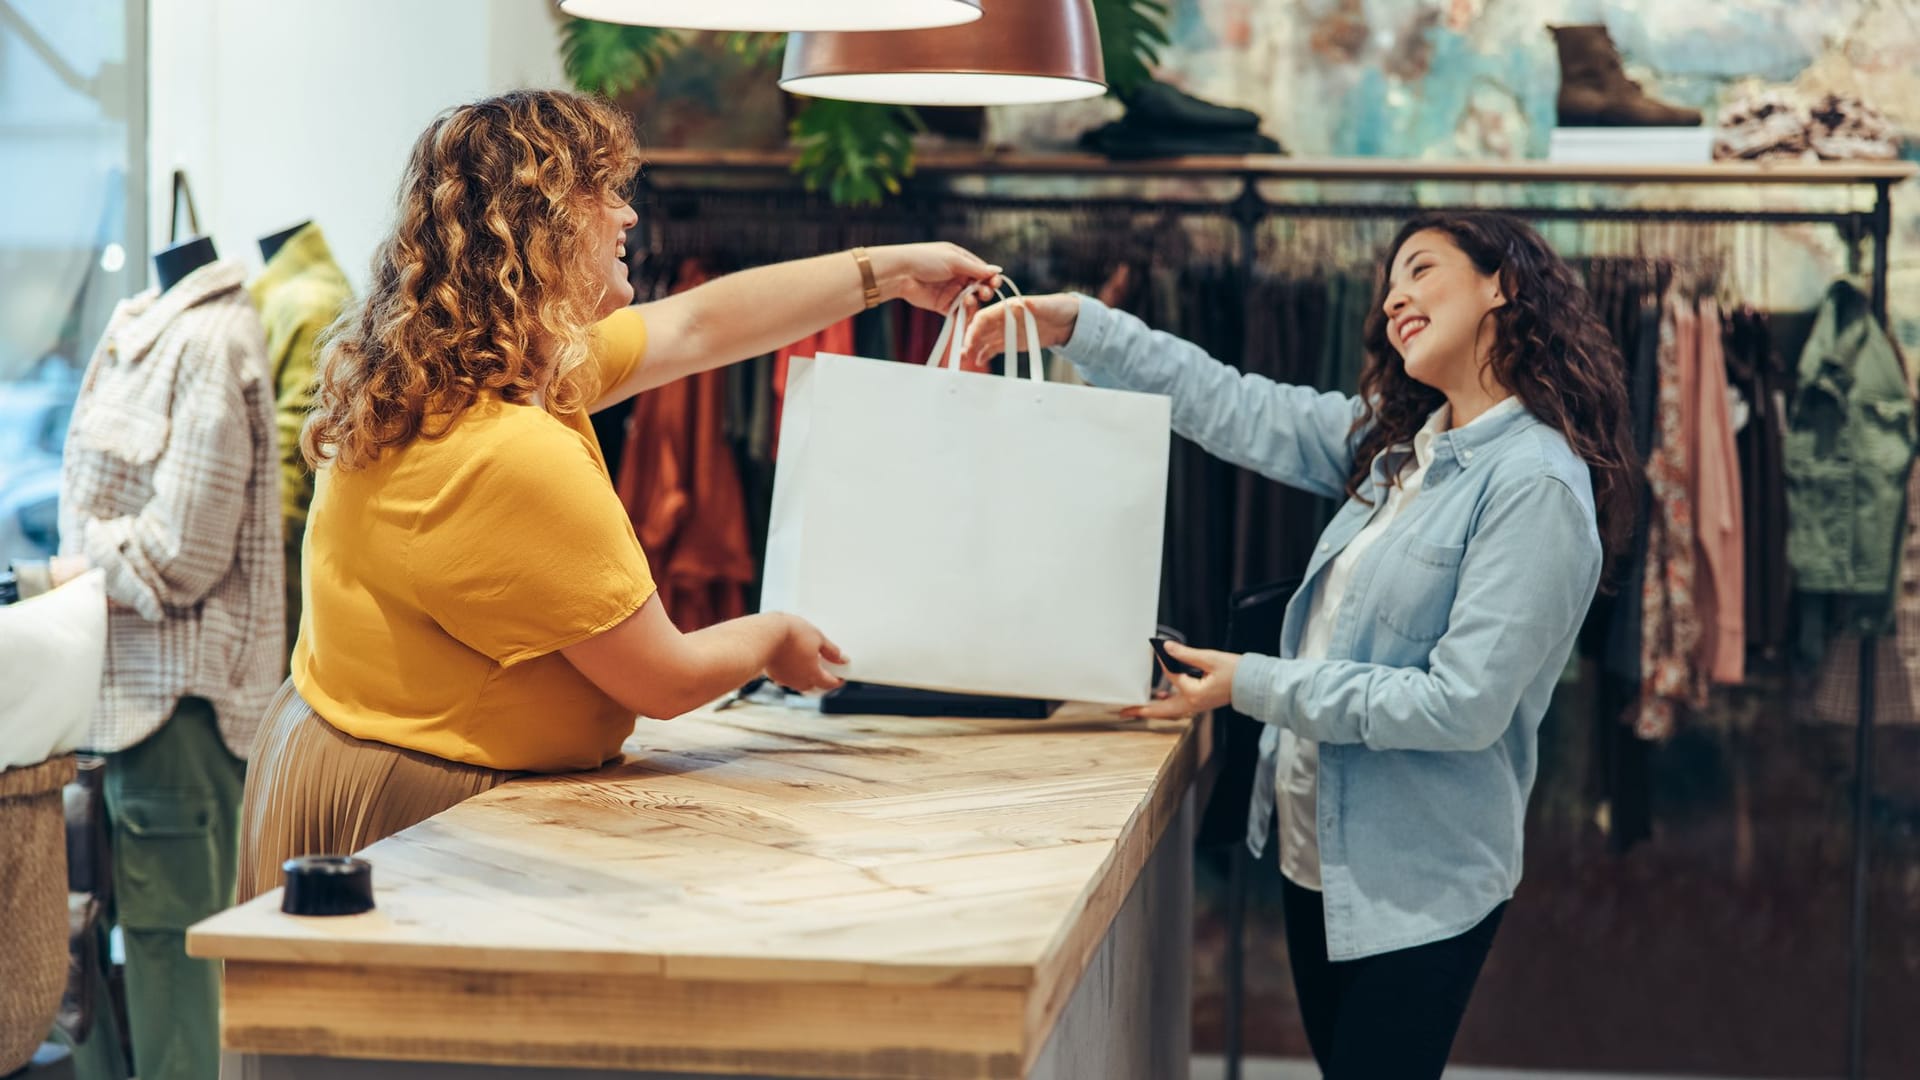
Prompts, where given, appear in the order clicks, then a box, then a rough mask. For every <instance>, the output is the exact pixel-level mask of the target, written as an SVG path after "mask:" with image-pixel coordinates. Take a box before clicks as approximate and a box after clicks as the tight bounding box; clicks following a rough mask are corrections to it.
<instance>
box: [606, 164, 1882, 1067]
mask: <svg viewBox="0 0 1920 1080" xmlns="http://www.w3.org/2000/svg"><path fill="white" fill-rule="evenodd" d="M794 160H795V155H794V154H792V153H791V152H787V151H704V150H654V151H651V152H649V154H648V155H647V165H646V168H645V169H644V170H643V173H642V175H641V178H640V180H639V188H640V191H639V197H638V198H636V199H635V204H636V205H635V209H636V211H637V212H638V213H639V215H640V223H639V225H638V228H639V230H640V235H641V236H643V237H645V238H646V239H647V241H648V247H649V248H650V249H653V248H654V247H655V244H654V242H655V241H656V240H657V238H658V236H659V235H660V232H661V231H662V230H664V229H667V228H670V227H671V222H673V221H675V220H684V219H686V218H688V217H690V216H699V215H700V213H701V211H702V209H703V204H710V205H715V206H724V207H725V210H724V212H725V213H727V214H728V215H729V216H732V215H733V214H735V213H738V214H739V215H741V216H744V217H750V216H753V212H754V210H755V209H756V208H761V207H764V206H765V203H766V200H767V199H768V198H769V197H770V196H772V197H778V198H780V199H782V200H783V202H784V201H789V200H790V202H789V203H788V205H783V207H782V211H783V213H782V215H781V216H782V217H783V218H784V219H785V220H790V221H795V222H810V223H818V222H823V221H824V222H830V223H834V224H838V225H841V226H844V227H856V228H857V227H884V226H894V227H905V228H920V229H923V230H924V231H923V232H921V233H920V235H922V236H926V235H931V234H932V232H933V228H934V227H935V226H937V225H938V224H941V223H943V222H952V221H953V220H955V219H956V218H958V217H963V216H964V215H966V214H968V213H971V212H975V211H980V210H1000V211H1031V212H1035V213H1047V212H1056V213H1058V212H1073V211H1085V210H1088V209H1104V210H1110V211H1124V212H1134V213H1149V212H1159V213H1162V214H1175V215H1180V216H1185V217H1198V218H1224V219H1227V220H1229V221H1231V222H1232V223H1233V224H1234V226H1235V227H1236V230H1237V233H1238V241H1239V242H1238V254H1239V269H1240V270H1241V272H1242V274H1243V275H1245V276H1243V280H1246V279H1247V277H1250V275H1251V272H1252V269H1253V263H1254V260H1256V259H1257V258H1258V251H1259V245H1258V235H1259V228H1260V226H1261V224H1262V223H1264V222H1266V221H1269V220H1273V219H1294V218H1304V219H1376V220H1377V219H1383V218H1406V217H1412V216H1413V215H1415V214H1418V213H1422V212H1428V211H1433V210H1445V209H1456V210H1457V209H1467V208H1472V209H1478V210H1501V211H1506V212H1509V213H1513V214H1515V215H1516V216H1520V217H1524V218H1528V219H1530V220H1535V221H1603V222H1630V223H1676V224H1696V223H1697V224H1715V223H1729V224H1744V223H1757V224H1769V225H1790V224H1818V225H1831V226H1833V227H1834V228H1835V229H1837V230H1838V231H1839V233H1840V235H1841V236H1842V238H1843V239H1845V240H1846V241H1847V243H1848V251H1849V256H1850V258H1851V260H1852V265H1851V270H1852V271H1853V272H1855V273H1858V272H1859V271H1860V269H1861V264H1862V262H1863V259H1862V255H1863V252H1862V248H1863V247H1866V248H1869V249H1870V252H1871V258H1872V267H1871V270H1870V272H1869V273H1868V279H1869V286H1868V290H1867V291H1868V296H1869V297H1870V299H1871V303H1872V308H1873V312H1874V314H1875V315H1876V316H1877V317H1878V318H1879V319H1880V321H1881V323H1882V325H1885V324H1886V323H1887V291H1888V247H1889V241H1890V239H1891V236H1892V233H1893V196H1892V191H1893V187H1894V185H1896V184H1898V183H1901V182H1902V181H1905V180H1907V179H1909V178H1911V177H1913V176H1914V175H1916V174H1917V173H1920V167H1917V166H1915V165H1913V164H1911V163H1907V162H1888V163H1884V164H1883V163H1846V164H1818V165H1801V164H1793V165H1768V164H1753V163H1726V164H1712V165H1686V166H1638V165H1629V166H1594V165H1563V164H1558V163H1553V162H1542V161H1524V162H1415V161H1395V160H1385V159H1322V160H1315V159H1305V158H1286V157H1272V156H1248V157H1190V158H1170V159H1163V160H1156V161H1145V162H1113V161H1108V160H1107V159H1105V158H1101V157H1097V156H1094V155H1088V154H1021V153H936V154H926V155H922V156H921V157H920V158H919V159H918V161H917V162H916V165H915V175H914V176H913V177H912V178H910V179H909V181H908V182H907V183H906V184H905V185H903V191H902V193H901V195H900V196H899V197H898V198H897V199H895V200H894V201H893V202H890V203H888V204H886V205H885V206H882V207H878V208H871V209H847V208H839V207H834V206H832V205H831V204H829V203H828V202H827V201H826V200H825V199H822V198H819V197H816V196H810V195H806V194H804V193H801V192H800V191H799V188H798V184H797V182H796V180H795V179H794V177H793V175H792V165H793V162H794ZM1015 178H1021V179H1027V180H1031V179H1034V178H1042V179H1052V180H1055V181H1067V182H1072V183H1080V184H1087V185H1089V186H1090V187H1092V188H1093V190H1090V191H1088V192H1087V193H1086V194H1084V195H1077V196H1070V197H1062V196H1058V195H1053V194H1046V195H1025V194H1019V193H1015V192H1007V191H995V190H984V191H977V190H971V188H973V187H976V186H980V182H982V181H986V182H989V183H988V184H987V186H988V187H992V186H994V183H993V182H999V181H1010V180H1013V179H1015ZM1153 180H1160V181H1186V182H1190V183H1188V184H1187V185H1186V186H1187V187H1191V186H1193V185H1195V184H1198V185H1202V186H1205V185H1208V184H1211V185H1213V186H1214V187H1216V188H1218V187H1220V186H1222V185H1223V184H1225V185H1231V186H1232V187H1234V188H1235V190H1234V193H1233V194H1232V195H1230V196H1223V197H1219V198H1196V197H1194V196H1192V195H1191V194H1189V193H1188V192H1187V191H1185V190H1183V191H1182V192H1181V193H1180V194H1179V195H1177V196H1173V197H1166V198H1156V197H1154V196H1153V195H1152V194H1150V193H1147V192H1144V191H1142V190H1140V189H1141V188H1142V186H1143V183H1144V182H1146V181H1153ZM1116 181H1120V182H1124V186H1126V187H1129V188H1132V189H1133V190H1132V191H1121V192H1118V193H1116V192H1114V191H1113V190H1111V189H1112V188H1113V187H1114V186H1115V182H1116ZM956 182H959V183H961V184H964V185H966V186H967V188H968V190H955V184H956ZM1302 182H1315V183H1323V184H1335V185H1340V186H1341V187H1342V188H1345V187H1346V186H1348V185H1353V184H1359V183H1381V184H1387V185H1407V184H1435V183H1437V184H1445V185H1462V184H1466V185H1472V184H1503V185H1515V184H1518V185H1526V186H1529V187H1532V188H1536V189H1537V188H1539V187H1540V186H1542V185H1546V186H1566V185H1580V184H1596V185H1603V186H1612V187H1625V186H1643V185H1659V186H1665V185H1673V186H1677V187H1686V188H1715V187H1717V188H1722V189H1725V188H1737V187H1750V186H1755V185H1764V186H1769V187H1773V186H1795V187H1804V188H1825V189H1835V188H1839V189H1845V190H1847V191H1848V192H1849V193H1850V194H1853V193H1858V192H1861V191H1862V190H1864V189H1870V190H1871V193H1872V201H1871V203H1870V204H1868V205H1860V200H1859V198H1858V197H1857V195H1856V196H1855V197H1854V198H1853V199H1852V201H1853V202H1854V204H1855V205H1854V206H1852V207H1851V208H1849V209H1842V210H1832V209H1813V208H1802V207H1788V208H1779V207H1766V208H1752V209H1741V208H1726V207H1703V206H1671V207H1665V206H1663V207H1638V206H1590V207H1570V206H1558V205H1530V204H1526V203H1524V202H1519V201H1516V200H1512V199H1493V200H1484V199H1479V198H1467V199H1464V200H1462V201H1460V202H1459V203H1456V204H1454V205H1451V206H1448V205H1436V204H1429V203H1424V202H1421V203H1416V202H1408V201H1404V197H1401V198H1396V199H1394V200H1391V201H1388V200H1382V201H1378V202H1372V201H1340V202H1326V201H1320V200H1317V199H1309V200H1289V199H1284V198H1279V199H1276V198H1272V197H1269V196H1268V194H1267V193H1266V191H1265V190H1264V189H1265V187H1266V186H1267V185H1269V184H1273V183H1302ZM998 186H1000V187H1003V188H1004V187H1010V186H1018V185H1016V184H1011V183H999V184H998ZM1878 644H1879V643H1878V640H1877V639H1876V638H1872V637H1868V638H1863V639H1861V642H1860V661H1859V679H1860V694H1859V700H1858V709H1857V714H1856V716H1855V724H1854V760H1855V766H1856V767H1855V777H1854V791H1853V837H1852V842H1853V852H1852V854H1853V868H1852V881H1851V886H1850V890H1851V891H1850V914H1849V923H1850V925H1849V932H1848V956H1847V994H1848V1000H1847V1076H1848V1077H1850V1078H1862V1077H1864V1076H1865V1069H1866V1057H1865V1045H1866V1024H1865V1017H1866V956H1867V947H1868V922H1867V916H1868V911H1867V890H1868V867H1869V848H1870V841H1871V835H1870V831H1871V830H1870V826H1871V811H1872V796H1873V747H1874V743H1873V725H1874V715H1873V714H1874V710H1875V705H1876V703H1875V701H1874V688H1875V678H1876V675H1877V672H1876V665H1877V660H1878V653H1879V648H1878ZM1235 851H1236V855H1235V857H1234V863H1233V870H1232V876H1233V879H1234V880H1233V883H1232V884H1231V885H1230V886H1229V888H1230V890H1231V891H1230V896H1229V912H1228V922H1229V928H1228V933H1229V940H1230V941H1232V942H1235V943H1236V944H1237V943H1238V942H1239V940H1240V934H1241V925H1240V924H1241V920H1242V919H1243V918H1244V903H1243V902H1241V901H1242V896H1241V894H1242V893H1243V892H1244V888H1243V885H1244V872H1245V845H1240V844H1236V845H1235ZM1239 960H1240V956H1239V949H1238V948H1237V947H1235V948H1232V949H1230V952H1229V956H1228V1008H1227V1013H1228V1016H1227V1022H1226V1039H1227V1047H1226V1050H1227V1070H1228V1071H1227V1075H1228V1077H1229V1078H1230V1080H1238V1077H1239V1075H1240V1056H1241V1054H1240V1038H1241V1026H1242V1025H1241V1023H1240V1019H1241V1016H1240V1012H1241V1010H1240V1000H1241V998H1240V995H1241V991H1242V979H1241V972H1240V965H1239Z"/></svg>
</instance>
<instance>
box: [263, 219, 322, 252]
mask: <svg viewBox="0 0 1920 1080" xmlns="http://www.w3.org/2000/svg"><path fill="white" fill-rule="evenodd" d="M311 224H313V219H312V218H308V219H307V220H305V221H302V222H300V223H299V224H297V225H293V226H290V227H288V228H285V229H281V230H280V231H279V232H277V233H270V234H268V235H266V236H263V237H261V238H260V259H261V261H262V262H272V261H273V256H274V253H275V252H277V251H279V250H280V249H281V248H282V247H283V246H285V245H286V242H287V241H289V240H291V239H293V234H294V233H297V232H299V231H300V230H301V229H304V228H306V227H307V226H309V225H311Z"/></svg>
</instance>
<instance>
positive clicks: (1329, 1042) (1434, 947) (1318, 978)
mask: <svg viewBox="0 0 1920 1080" xmlns="http://www.w3.org/2000/svg"><path fill="white" fill-rule="evenodd" d="M1282 888H1283V890H1284V891H1283V893H1282V896H1283V902H1284V904H1285V907H1286V916H1287V953H1288V955H1289V957H1290V959H1291V960H1292V962H1293V986H1294V990H1295V991H1296V992H1297V993H1298V995H1299V997H1300V1018H1301V1020H1302V1021H1304V1022H1305V1024H1306V1028H1307V1042H1308V1044H1309V1045H1311V1046H1312V1047H1313V1058H1314V1060H1315V1061H1316V1062H1318V1063H1319V1064H1320V1072H1321V1073H1322V1074H1323V1075H1324V1076H1325V1077H1326V1078H1327V1080H1426V1078H1428V1077H1431V1078H1433V1080H1439V1076H1440V1073H1441V1071H1442V1070H1443V1069H1445V1068H1446V1065H1447V1055H1448V1053H1449V1052H1451V1051H1452V1049H1453V1037H1454V1035H1455V1034H1456V1033H1457V1032H1458V1031H1459V1030H1460V1018H1461V1017H1462V1016H1464V1015H1466V1011H1467V999H1468V998H1469V997H1471V996H1472V994H1473V984H1474V982H1475V981H1477V980H1478V979H1479V978H1480V967H1481V965H1482V964H1483V963H1485V962H1486V959H1487V952H1488V950H1490V949H1491V948H1493V935H1494V933H1495V932H1496V931H1497V930H1499V929H1500V916H1501V915H1503V914H1505V913H1506V910H1507V905H1505V904H1501V905H1500V906H1499V907H1497V908H1495V909H1493V914H1491V915H1488V916H1487V917H1486V919H1484V920H1482V921H1481V923H1480V925H1478V926H1476V927H1474V928H1473V929H1471V930H1469V931H1467V932H1466V933H1464V934H1461V935H1460V936H1459V937H1453V938H1448V939H1447V940H1445V941H1436V942H1434V943H1433V944H1431V945H1419V946H1415V947H1414V948H1411V949H1400V950H1397V951H1395V952H1390V953H1382V954H1380V955H1378V956H1368V957H1364V958H1362V959H1359V960H1342V961H1339V962H1337V963H1336V962H1330V961H1328V960H1327V924H1326V916H1325V909H1324V908H1323V907H1322V905H1321V898H1320V894H1319V893H1317V892H1314V891H1313V890H1312V889H1303V888H1301V887H1300V886H1298V885H1295V884H1294V883H1293V882H1291V881H1284V880H1283V881H1282Z"/></svg>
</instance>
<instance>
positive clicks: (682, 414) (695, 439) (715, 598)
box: [618, 260, 852, 633]
mask: <svg viewBox="0 0 1920 1080" xmlns="http://www.w3.org/2000/svg"><path fill="white" fill-rule="evenodd" d="M707 277H708V275H707V272H706V271H705V269H704V268H702V266H701V265H700V264H699V263H698V262H696V261H693V260H688V261H687V262H685V263H683V264H682V265H681V268H680V272H679V274H678V276H677V277H676V278H675V280H674V286H673V291H674V292H676V293H678V292H685V291H686V290H688V289H691V288H693V287H695V286H696V285H699V284H701V283H702V282H704V281H706V280H707ZM848 333H849V335H850V334H851V329H850V327H849V331H848ZM848 344H849V345H851V344H852V342H851V340H849V341H848ZM726 407H727V406H726V373H725V372H724V371H706V372H702V373H700V374H698V375H693V376H689V377H687V378H684V379H678V380H676V381H674V382H671V383H668V384H667V385H665V386H662V387H658V388H656V389H653V390H649V391H647V392H646V393H644V394H641V395H639V396H638V397H636V398H635V399H634V405H633V426H632V431H631V433H630V434H629V435H628V437H627V442H626V446H625V447H624V454H623V460H622V462H621V466H620V478H619V484H618V488H619V492H620V501H621V502H622V503H623V504H624V505H625V506H626V508H627V513H628V515H629V516H630V517H631V518H632V519H633V529H634V534H635V535H636V536H638V537H639V538H640V546H641V548H642V550H644V551H645V552H646V554H647V559H648V561H649V562H650V563H651V564H652V566H653V569H654V576H655V580H656V581H657V582H658V584H659V587H660V598H661V602H662V603H663V604H665V605H666V609H667V614H668V615H670V616H671V617H672V618H673V622H674V625H675V626H677V627H679V628H680V630H681V631H682V632H688V633H690V632H692V631H694V630H698V629H700V628H702V627H706V626H711V625H713V624H714V623H718V622H722V621H725V620H727V619H731V618H735V617H737V616H740V615H743V614H745V613H746V594H745V589H746V587H747V586H748V585H749V584H751V583H752V582H753V580H754V578H755V576H756V573H757V567H756V566H755V565H754V560H753V550H752V544H751V541H750V539H749V536H748V531H747V512H746V503H745V499H744V497H743V495H742V493H741V488H740V473H739V467H738V465H737V464H736V463H735V461H734V458H733V450H732V447H731V446H730V445H729V444H728V442H727V440H726V437H725V434H724V428H725V424H726Z"/></svg>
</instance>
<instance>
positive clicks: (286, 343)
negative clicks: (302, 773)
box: [247, 225, 352, 649]
mask: <svg viewBox="0 0 1920 1080" xmlns="http://www.w3.org/2000/svg"><path fill="white" fill-rule="evenodd" d="M247 292H248V293H249V294H250V295H251V296H252V297H253V303H254V306H255V307H257V308H259V309H260V322H261V323H262V324H263V325H264V326H265V327H266V331H267V362H268V364H269V365H271V367H272V369H273V399H274V425H275V427H276V429H277V431H278V436H279V445H280V522H281V527H282V530H283V535H284V536H285V539H286V550H287V647H288V648H289V649H291V648H292V647H293V639H294V636H295V635H296V634H297V633H298V631H299V627H300V542H301V539H302V538H303V537H305V535H306V532H307V505H308V504H309V503H311V502H312V501H313V471H312V470H310V469H308V468H307V463H306V460H305V459H304V458H302V457H301V456H300V427H301V425H303V424H305V423H306V422H307V412H308V410H310V409H311V408H312V407H313V391H314V362H315V360H316V359H317V355H316V354H317V351H318V345H319V339H320V334H321V331H323V330H325V329H326V328H327V327H328V326H330V325H332V324H333V320H334V319H335V318H337V317H338V316H339V315H340V311H341V309H342V308H344V307H345V306H346V304H347V301H348V300H349V299H350V298H351V296H352V290H351V289H350V288H349V287H348V285H347V275H346V274H344V273H342V272H341V270H340V266H339V264H338V263H335V262H334V261H333V252H332V251H330V250H329V249H328V248H327V241H326V238H325V237H323V236H321V235H320V227H319V226H318V225H308V226H306V227H305V228H302V229H301V230H300V231H299V232H297V233H294V234H293V236H292V237H291V238H289V239H288V240H287V242H286V243H285V244H283V245H282V246H281V248H280V250H278V251H276V252H274V253H273V258H272V259H269V260H268V261H267V267H266V269H265V270H264V271H262V272H261V274H260V276H259V277H258V278H256V279H254V281H253V283H252V284H251V285H248V286H247Z"/></svg>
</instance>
